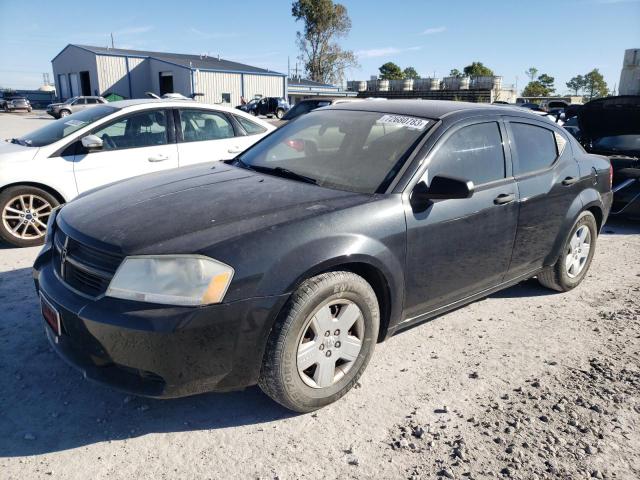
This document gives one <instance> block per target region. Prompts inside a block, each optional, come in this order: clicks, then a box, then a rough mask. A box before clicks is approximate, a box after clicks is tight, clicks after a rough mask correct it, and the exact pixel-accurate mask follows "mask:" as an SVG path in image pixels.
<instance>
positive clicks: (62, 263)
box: [60, 237, 69, 278]
mask: <svg viewBox="0 0 640 480" xmlns="http://www.w3.org/2000/svg"><path fill="white" fill-rule="evenodd" d="M68 254H69V237H67V238H65V240H64V245H63V246H62V250H61V251H60V276H61V277H62V278H64V267H65V264H66V263H67V255H68Z"/></svg>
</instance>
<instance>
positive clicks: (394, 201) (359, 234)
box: [33, 100, 612, 412]
mask: <svg viewBox="0 0 640 480" xmlns="http://www.w3.org/2000/svg"><path fill="white" fill-rule="evenodd" d="M611 197H612V194H611V183H610V164H609V162H608V161H607V160H606V159H605V158H603V157H600V156H596V155H589V154H587V153H585V152H584V150H583V149H582V148H581V147H580V145H578V143H577V141H576V140H575V139H574V138H573V137H571V136H570V135H569V134H568V133H567V132H565V131H564V130H563V129H562V128H560V127H558V126H557V125H555V124H554V123H552V122H550V121H547V120H545V119H543V118H540V117H538V116H537V115H535V114H532V113H529V112H528V111H527V110H525V109H505V108H504V107H495V106H490V105H486V106H483V105H481V104H472V103H462V102H460V103H458V102H445V101H428V102H423V101H412V100H409V101H406V100H390V101H386V102H354V103H348V104H340V105H333V106H330V107H326V108H323V109H320V110H316V111H313V112H310V113H308V114H306V115H303V116H301V117H300V118H298V119H297V120H296V121H294V122H291V123H289V124H287V125H285V126H283V127H282V128H280V129H278V130H276V131H275V132H273V133H272V134H271V135H269V136H267V137H266V138H264V139H263V140H261V141H260V142H258V143H257V144H255V145H254V146H253V147H251V148H249V149H248V150H247V151H246V152H244V153H243V154H241V155H239V156H237V157H236V158H235V159H232V160H230V161H228V162H221V163H216V164H214V165H197V166H192V167H188V168H185V169H179V170H171V171H165V172H158V173H155V174H152V175H146V176H141V177H137V178H134V179H130V180H126V181H123V182H119V183H117V184H114V185H111V186H106V187H103V188H101V189H97V190H95V191H93V192H92V193H89V194H86V195H83V196H82V197H80V198H78V199H76V200H74V201H73V202H71V203H69V204H67V205H65V206H63V207H62V208H61V209H59V210H57V211H56V212H55V213H54V214H53V215H51V217H50V221H49V225H48V235H47V241H46V244H45V246H44V248H43V249H42V251H41V252H40V254H39V256H38V258H37V259H36V261H35V264H34V271H33V275H34V280H35V285H36V290H37V292H38V294H39V295H40V298H41V305H42V313H43V316H44V319H45V320H44V321H43V325H44V329H45V331H46V335H47V337H48V339H49V341H50V343H51V345H52V346H53V348H54V349H55V351H56V352H57V353H58V354H59V355H60V356H62V357H63V358H65V359H66V360H67V361H68V362H70V363H71V364H73V365H75V366H76V367H77V368H79V369H80V370H81V371H82V372H83V373H84V375H85V376H86V377H87V378H89V379H93V380H96V381H98V382H102V383H105V384H109V385H112V386H114V387H116V388H119V389H121V390H124V391H127V392H131V393H133V394H138V395H144V396H150V397H160V398H167V397H178V396H184V395H190V394H196V393H201V392H205V391H213V390H217V391H227V390H234V389H241V388H243V387H247V386H250V385H254V384H256V383H258V384H259V385H260V387H261V388H262V389H263V390H264V391H265V392H266V393H267V394H268V395H269V396H271V398H273V399H274V400H276V401H277V402H279V403H281V404H282V405H284V406H285V407H287V408H289V409H291V410H294V411H298V412H308V411H312V410H315V409H318V408H320V407H322V406H324V405H327V404H329V403H331V402H333V401H335V400H337V399H339V398H340V397H342V396H343V395H345V394H346V393H347V392H348V391H349V390H350V389H351V388H352V387H353V386H354V385H355V384H356V382H357V381H358V379H359V377H360V375H362V373H363V371H364V370H365V367H366V366H367V364H368V362H369V359H370V358H371V355H372V353H373V350H374V347H375V344H376V343H377V342H379V341H382V340H385V339H387V338H389V337H390V336H391V335H393V334H395V333H397V332H400V331H402V330H405V329H407V328H409V327H412V326H415V325H417V324H419V323H422V322H424V321H426V320H428V319H430V318H432V317H434V316H437V315H440V314H443V313H445V312H447V311H450V310H453V309H455V308H458V307H460V306H462V305H464V304H467V303H470V302H472V301H474V300H477V299H479V298H483V297H486V296H487V295H490V294H491V293H493V292H496V291H498V290H501V289H504V288H506V287H509V286H511V285H514V284H516V283H518V282H521V281H523V280H525V279H528V278H530V277H533V276H537V277H538V280H539V281H540V283H541V284H542V285H544V286H546V287H549V288H551V289H554V290H557V291H567V290H570V289H572V288H574V287H576V286H578V285H579V284H580V282H581V281H582V280H583V279H584V277H585V275H586V273H587V271H588V270H589V266H590V264H591V260H592V258H593V255H594V252H595V247H596V240H597V237H598V233H599V231H600V228H601V226H602V224H603V223H604V222H605V221H606V219H607V215H608V213H609V209H610V205H611ZM167 219H171V221H167Z"/></svg>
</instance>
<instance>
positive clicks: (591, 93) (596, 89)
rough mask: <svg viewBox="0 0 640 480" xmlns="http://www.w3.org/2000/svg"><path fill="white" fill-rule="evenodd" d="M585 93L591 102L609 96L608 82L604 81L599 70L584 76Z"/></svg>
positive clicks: (595, 69)
mask: <svg viewBox="0 0 640 480" xmlns="http://www.w3.org/2000/svg"><path fill="white" fill-rule="evenodd" d="M584 93H585V96H586V97H587V98H588V99H589V100H593V99H594V98H600V97H606V96H607V95H608V94H609V87H607V82H605V81H604V77H603V76H602V74H601V73H600V72H599V71H598V69H597V68H594V69H593V70H591V71H590V72H589V73H587V74H586V75H585V76H584Z"/></svg>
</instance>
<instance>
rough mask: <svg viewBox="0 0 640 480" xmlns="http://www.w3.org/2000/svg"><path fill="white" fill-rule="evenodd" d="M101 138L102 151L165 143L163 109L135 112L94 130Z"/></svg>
mask: <svg viewBox="0 0 640 480" xmlns="http://www.w3.org/2000/svg"><path fill="white" fill-rule="evenodd" d="M94 135H96V136H97V137H98V138H100V139H101V140H102V151H109V150H121V149H125V148H139V147H151V146H154V145H166V144H167V119H166V114H165V112H164V110H152V111H146V112H140V113H135V114H133V115H128V116H126V117H123V118H120V119H118V120H116V121H114V122H113V123H110V124H109V125H107V126H106V127H103V128H101V129H99V130H97V131H95V132H94Z"/></svg>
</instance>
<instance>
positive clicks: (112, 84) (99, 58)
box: [96, 55, 142, 98]
mask: <svg viewBox="0 0 640 480" xmlns="http://www.w3.org/2000/svg"><path fill="white" fill-rule="evenodd" d="M131 60H136V59H134V58H130V59H129V62H131ZM141 60H142V59H141ZM96 65H97V69H98V84H99V89H100V94H101V95H103V94H105V93H117V94H118V95H122V96H123V97H126V98H129V96H130V93H129V80H128V79H127V63H126V58H125V57H116V56H110V55H96Z"/></svg>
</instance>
